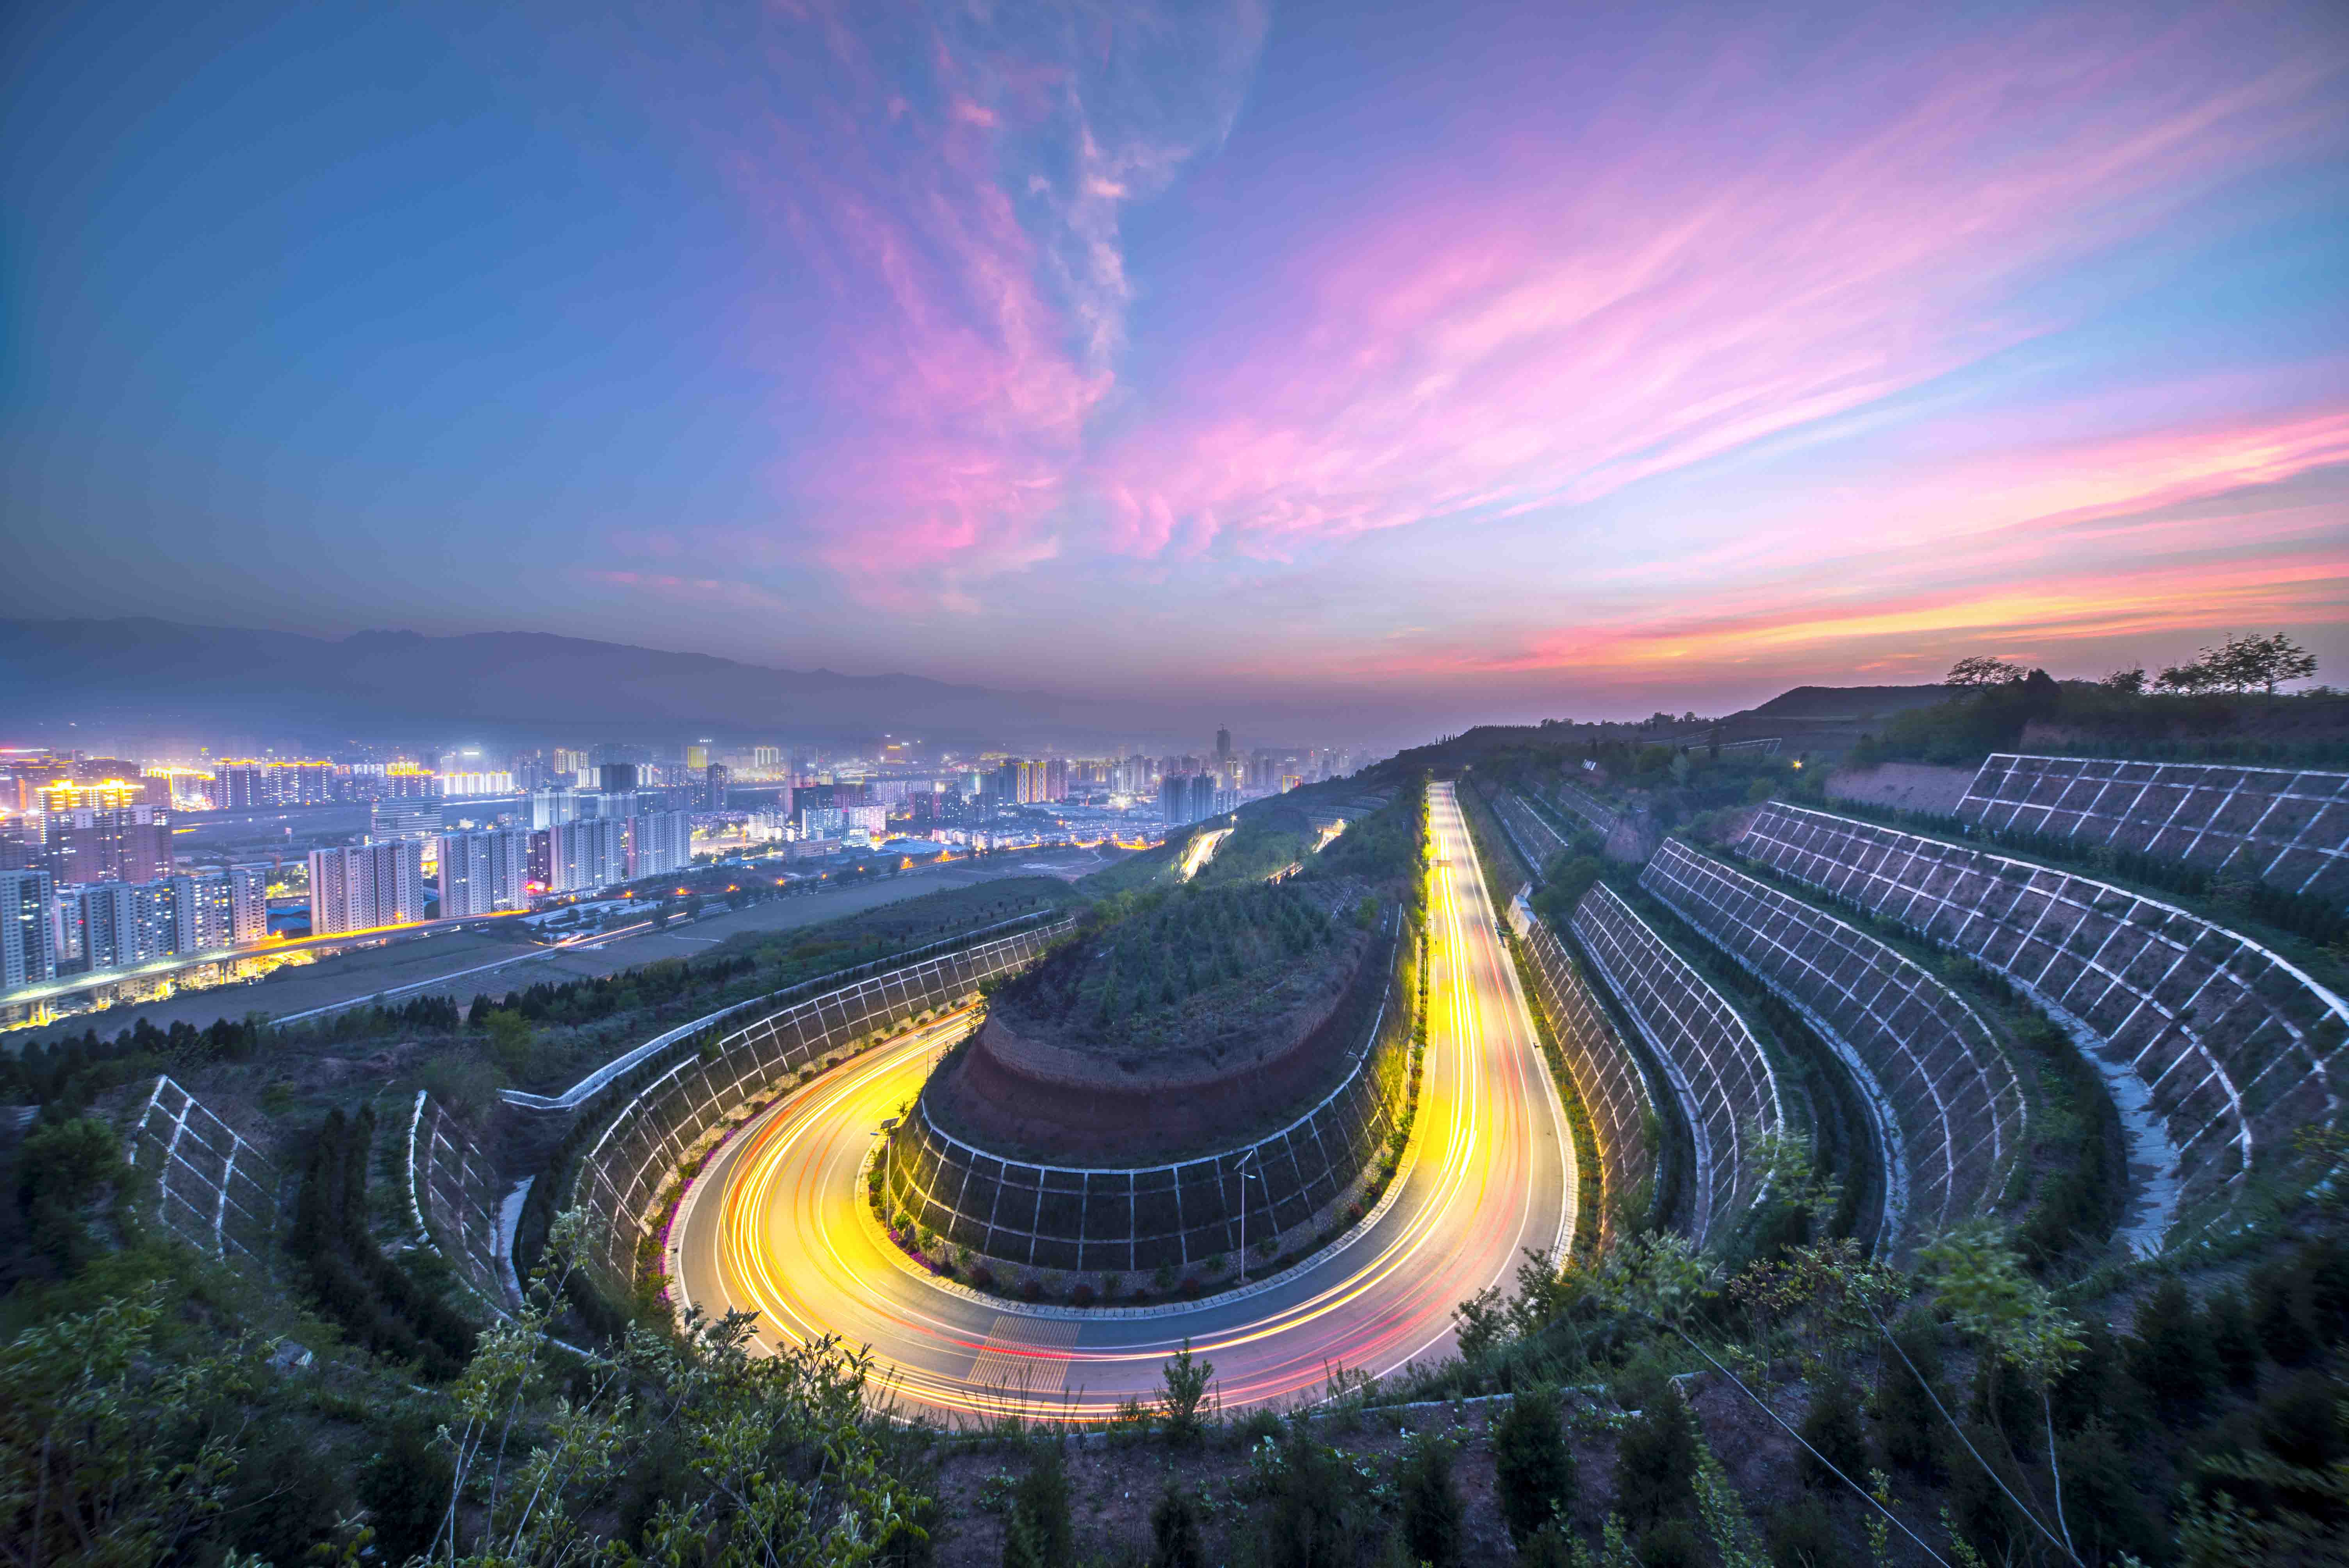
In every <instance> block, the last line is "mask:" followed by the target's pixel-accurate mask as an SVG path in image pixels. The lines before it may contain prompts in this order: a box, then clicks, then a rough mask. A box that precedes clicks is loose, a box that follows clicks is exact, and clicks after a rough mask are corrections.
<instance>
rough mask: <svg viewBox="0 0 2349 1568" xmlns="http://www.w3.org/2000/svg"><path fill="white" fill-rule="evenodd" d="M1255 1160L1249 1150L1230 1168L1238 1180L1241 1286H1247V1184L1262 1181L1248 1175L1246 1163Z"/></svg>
mask: <svg viewBox="0 0 2349 1568" xmlns="http://www.w3.org/2000/svg"><path fill="white" fill-rule="evenodd" d="M1255 1158H1256V1150H1254V1149H1251V1150H1248V1151H1247V1153H1246V1154H1243V1155H1241V1156H1240V1162H1239V1163H1238V1164H1237V1165H1235V1166H1233V1167H1232V1172H1233V1174H1235V1175H1237V1177H1238V1178H1239V1179H1240V1277H1239V1283H1240V1284H1247V1184H1248V1183H1249V1182H1251V1181H1263V1180H1264V1178H1263V1177H1261V1176H1251V1175H1249V1174H1248V1169H1247V1162H1248V1161H1251V1160H1253V1159H1255Z"/></svg>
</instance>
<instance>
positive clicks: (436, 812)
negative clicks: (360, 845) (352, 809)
mask: <svg viewBox="0 0 2349 1568" xmlns="http://www.w3.org/2000/svg"><path fill="white" fill-rule="evenodd" d="M438 832H440V801H439V800H438V799H434V798H432V797H431V796H429V795H422V796H419V795H394V796H388V797H386V796H378V797H377V798H376V799H375V800H374V801H373V802H372V803H371V804H370V805H369V806H368V808H367V837H368V838H370V839H372V840H374V841H376V842H378V843H379V844H380V843H389V842H391V841H395V840H399V839H429V838H430V837H432V836H433V835H434V834H436V833H438Z"/></svg>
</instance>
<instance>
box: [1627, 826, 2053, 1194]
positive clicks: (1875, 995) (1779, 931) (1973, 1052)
mask: <svg viewBox="0 0 2349 1568" xmlns="http://www.w3.org/2000/svg"><path fill="white" fill-rule="evenodd" d="M1640 885H1641V886H1642V887H1645V888H1646V889H1647V890H1648V891H1649V892H1652V893H1654V894H1655V895H1656V896H1657V897H1658V898H1660V899H1661V900H1662V901H1663V902H1664V903H1667V904H1669V905H1671V908H1672V910H1673V911H1674V912H1675V913H1678V914H1679V915H1680V916H1681V918H1682V919H1683V920H1685V921H1687V922H1688V923H1690V924H1691V925H1692V926H1694V927H1695V928H1696V929H1697V930H1698V931H1700V932H1702V933H1703V934H1705V935H1706V936H1708V937H1710V938H1711V939H1712V940H1713V942H1714V943H1716V944H1719V945H1720V946H1721V948H1722V949H1723V951H1724V952H1726V953H1727V954H1729V955H1730V956H1731V957H1732V958H1733V959H1735V960H1736V961H1737V962H1738V963H1739V964H1741V965H1744V967H1745V968H1746V969H1748V970H1749V971H1751V972H1752V973H1753V974H1754V975H1755V976H1756V977H1757V978H1759V979H1760V980H1761V981H1762V983H1763V984H1764V985H1768V986H1769V987H1770V988H1771V989H1772V990H1774V991H1775V992H1776V993H1777V994H1778V995H1779V996H1780V997H1781V998H1782V999H1784V1000H1785V1001H1786V1002H1787V1003H1789V1004H1790V1005H1792V1006H1795V1008H1796V1009H1798V1010H1799V1011H1801V1012H1803V1013H1804V1014H1805V1015H1806V1016H1807V1017H1808V1018H1809V1019H1810V1021H1811V1023H1812V1024H1813V1026H1815V1027H1816V1028H1818V1029H1819V1031H1820V1032H1821V1033H1822V1034H1823V1035H1825V1036H1826V1037H1827V1038H1828V1040H1829V1042H1830V1044H1832V1045H1834V1046H1835V1047H1837V1054H1838V1055H1840V1056H1844V1057H1846V1058H1847V1061H1848V1062H1852V1063H1856V1065H1857V1068H1859V1069H1860V1070H1861V1071H1863V1072H1864V1073H1865V1074H1866V1075H1867V1076H1868V1078H1870V1079H1871V1080H1872V1083H1871V1084H1870V1085H1868V1086H1864V1087H1865V1088H1868V1089H1871V1090H1872V1092H1871V1093H1870V1094H1869V1098H1870V1099H1873V1100H1874V1101H1876V1102H1877V1103H1878V1105H1880V1106H1881V1107H1883V1108H1884V1109H1885V1110H1886V1111H1887V1112H1888V1113H1889V1118H1890V1119H1891V1121H1892V1123H1893V1125H1894V1127H1895V1128H1896V1129H1897V1132H1898V1140H1897V1142H1898V1147H1897V1149H1887V1150H1883V1152H1884V1154H1885V1157H1886V1158H1885V1165H1886V1169H1887V1171H1888V1180H1887V1186H1888V1191H1889V1194H1890V1196H1889V1198H1888V1203H1887V1221H1888V1223H1887V1231H1888V1233H1897V1230H1898V1224H1897V1221H1896V1219H1895V1212H1896V1211H1897V1210H1898V1209H1900V1208H1904V1207H1905V1209H1906V1211H1907V1219H1908V1227H1907V1228H1908V1230H1909V1233H1910V1234H1911V1235H1914V1234H1920V1233H1932V1232H1936V1231H1940V1230H1941V1229H1944V1228H1946V1227H1947V1226H1949V1225H1951V1224H1953V1223H1955V1222H1958V1221H1960V1220H1962V1219H1964V1218H1966V1217H1967V1216H1968V1215H1970V1214H1975V1213H1982V1212H1988V1211H1989V1209H1990V1208H1991V1206H1992V1204H1993V1203H1995V1202H1996V1200H1997V1198H1998V1194H1999V1188H2000V1185H2001V1183H2002V1181H2003V1180H2004V1175H2005V1172H2006V1170H2007V1168H2008V1166H2009V1163H2010V1162H2011V1161H2012V1160H2013V1156H2014V1154H2015V1153H2016V1151H2017V1150H2019V1149H2020V1148H2021V1147H2022V1145H2023V1123H2024V1118H2025V1110H2024V1106H2023V1090H2022V1086H2021V1085H2020V1084H2019V1083H2018V1082H2017V1081H2016V1079H2015V1076H2014V1071H2013V1067H2012V1066H2011V1065H2010V1064H2009V1063H2008V1061H2007V1059H2006V1057H2005V1056H2004V1055H2003V1054H2002V1053H2001V1051H2000V1050H1999V1048H1998V1046H1997V1044H1996V1042H1995V1041H1994V1040H1993V1039H1992V1037H1991V1033H1990V1029H1989V1026H1987V1025H1985V1024H1984V1023H1983V1022H1982V1017H1981V1016H1980V1015H1979V1014H1977V1013H1976V1012H1975V1011H1974V1010H1973V1008H1972V1007H1971V1006H1968V1005H1967V1004H1966V1002H1965V1001H1964V999H1963V998H1961V997H1960V996H1959V995H1957V994H1956V993H1955V992H1953V991H1951V989H1950V988H1949V987H1948V986H1946V985H1942V984H1941V983H1940V981H1939V980H1937V979H1935V978H1934V977H1933V976H1932V975H1930V974H1928V973H1926V971H1925V970H1924V969H1922V968H1920V966H1919V965H1916V964H1915V963H1912V962H1911V961H1910V960H1909V959H1908V958H1906V957H1903V956H1902V955H1901V954H1899V953H1898V952H1896V951H1894V950H1893V949H1892V948H1891V947H1889V946H1887V945H1886V944H1883V943H1881V942H1879V941H1878V940H1877V939H1876V938H1874V937H1872V936H1869V935H1868V934H1866V933H1864V932H1861V931H1858V930H1857V929H1855V928H1854V927H1852V926H1850V925H1847V924H1846V923H1843V922H1842V921H1839V920H1837V919H1835V918H1834V917H1833V916H1831V915H1827V914H1825V913H1821V912H1820V911H1818V910H1816V909H1814V908H1812V907H1811V906H1810V905H1808V904H1806V903H1803V902H1801V901H1800V900H1798V899H1795V898H1790V897H1788V896H1787V895H1786V894H1785V893H1783V892H1779V891H1778V890H1777V889H1775V888H1773V887H1771V886H1769V885H1768V884H1767V883H1764V882H1756V881H1755V880H1754V878H1752V877H1749V876H1746V875H1744V874H1743V873H1741V872H1735V871H1733V870H1731V869H1730V868H1728V867H1726V866H1723V865H1722V864H1720V863H1719V862H1718V861H1713V860H1710V859H1708V858H1706V857H1705V856H1703V855H1702V854H1700V853H1698V852H1697V851H1694V850H1692V849H1691V848H1689V847H1688V846H1687V845H1685V844H1683V843H1682V842H1681V841H1678V840H1667V841H1665V842H1664V844H1663V845H1662V846H1661V848H1660V849H1659V850H1658V851H1657V852H1656V856H1655V858H1654V859H1653V860H1651V861H1649V862H1648V866H1647V869H1646V870H1645V871H1644V872H1641V873H1640ZM1888 1239H1889V1236H1888Z"/></svg>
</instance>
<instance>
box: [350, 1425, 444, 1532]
mask: <svg viewBox="0 0 2349 1568" xmlns="http://www.w3.org/2000/svg"><path fill="white" fill-rule="evenodd" d="M454 1477H455V1472H454V1470H452V1469H451V1468H450V1463H449V1456H448V1454H447V1453H446V1452H445V1451H443V1450H442V1449H441V1448H440V1445H439V1444H437V1443H435V1442H434V1441H433V1440H432V1429H431V1427H429V1425H427V1424H426V1423H425V1422H423V1421H420V1420H402V1421H397V1422H394V1423H393V1424H392V1428H391V1430H390V1431H389V1432H388V1434H387V1435H386V1437H385V1439H384V1445H383V1447H382V1449H379V1450H378V1452H377V1453H376V1455H375V1457H374V1458H372V1459H371V1460H368V1461H367V1463H366V1464H365V1465H363V1466H361V1467H360V1469H359V1472H358V1478H357V1480H358V1498H359V1501H361V1502H363V1503H365V1504H366V1505H367V1522H369V1523H370V1524H372V1525H373V1526H374V1527H375V1544H376V1547H377V1549H378V1551H379V1552H381V1553H383V1555H384V1557H385V1558H386V1559H387V1560H388V1561H390V1562H393V1563H405V1562H407V1561H409V1559H410V1558H412V1557H420V1556H422V1555H423V1554H424V1553H425V1552H427V1551H428V1550H429V1549H430V1547H431V1545H432V1537H433V1534H434V1532H437V1531H438V1530H439V1529H440V1521H441V1518H442V1516H443V1515H444V1514H445V1513H446V1512H447V1511H448V1508H449V1489H450V1485H451V1484H452V1482H453V1480H454Z"/></svg>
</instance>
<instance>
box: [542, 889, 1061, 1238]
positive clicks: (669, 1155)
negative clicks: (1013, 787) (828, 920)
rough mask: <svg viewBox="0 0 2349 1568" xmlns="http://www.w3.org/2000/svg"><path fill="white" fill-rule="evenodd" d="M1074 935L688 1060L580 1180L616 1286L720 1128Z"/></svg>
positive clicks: (826, 1005) (1023, 945)
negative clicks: (686, 1164)
mask: <svg viewBox="0 0 2349 1568" xmlns="http://www.w3.org/2000/svg"><path fill="white" fill-rule="evenodd" d="M1075 925H1076V922H1075V921H1073V920H1062V921H1059V922H1056V923H1053V924H1050V925H1047V926H1042V927H1040V928H1038V929H1035V930H1031V931H1023V932H1019V933H1016V934H1013V935H1010V936H1005V937H999V938H998V939H996V940H995V941H993V942H988V943H984V944H980V945H979V946H977V947H972V948H967V949H965V950H963V951H962V952H959V953H949V954H941V955H939V956H938V957H936V958H928V959H925V960H923V961H922V962H921V963H919V964H912V965H906V966H905V967H904V968H901V969H893V970H890V971H889V972H887V973H886V974H883V975H874V976H872V977H871V978H869V979H865V980H860V981H858V982H856V983H855V984H854V985H845V986H843V987H841V988H840V989H839V990H836V991H828V992H826V993H824V994H823V995H820V996H812V997H810V998H808V999H807V1000H806V1001H803V1002H799V1003H795V1004H794V1005H792V1006H789V1007H786V1008H783V1009H782V1010H781V1011H780V1012H777V1013H772V1014H770V1015H768V1016H765V1017H762V1018H760V1019H759V1020H757V1021H756V1022H754V1023H752V1024H750V1025H749V1026H745V1027H743V1028H740V1029H737V1030H735V1031H734V1032H733V1033H731V1034H729V1035H726V1036H724V1037H720V1038H719V1039H717V1040H715V1041H712V1042H710V1043H709V1044H708V1045H706V1046H704V1047H701V1048H700V1049H699V1050H693V1049H686V1050H685V1053H684V1055H683V1057H681V1058H680V1059H679V1060H678V1062H677V1063H676V1064H675V1065H673V1066H672V1067H670V1068H669V1069H668V1070H667V1071H666V1072H664V1073H662V1074H661V1075H660V1076H659V1077H657V1078H654V1079H653V1080H652V1081H651V1082H650V1083H647V1084H646V1085H645V1086H644V1087H643V1088H640V1089H638V1090H637V1091H636V1093H635V1094H634V1095H632V1096H631V1097H630V1098H629V1099H628V1100H627V1102H626V1104H625V1105H623V1106H621V1107H620V1108H619V1109H618V1110H617V1111H616V1113H615V1114H614V1115H613V1118H612V1119H611V1121H610V1122H609V1123H608V1124H606V1126H605V1129H604V1132H603V1135H602V1136H601V1137H600V1138H598V1139H597V1140H596V1141H595V1144H594V1146H593V1147H591V1148H590V1149H589V1150H588V1151H587V1153H586V1155H585V1157H584V1158H583V1159H582V1160H581V1161H580V1162H579V1169H578V1173H577V1175H576V1176H575V1177H574V1181H573V1188H572V1198H571V1201H572V1202H574V1203H575V1204H577V1205H579V1206H580V1207H582V1208H584V1209H585V1210H587V1211H589V1212H590V1218H591V1227H590V1228H591V1232H592V1233H595V1234H598V1235H600V1236H602V1237H603V1238H604V1251H603V1254H602V1259H601V1261H602V1263H603V1264H604V1265H605V1268H606V1270H607V1271H608V1272H609V1274H610V1276H611V1278H612V1279H613V1280H614V1281H616V1282H618V1283H620V1284H627V1283H630V1282H632V1281H633V1280H634V1278H635V1275H636V1248H637V1245H638V1243H640V1242H642V1241H643V1239H644V1238H645V1237H646V1236H647V1235H648V1234H649V1233H650V1226H651V1223H652V1219H653V1214H652V1208H653V1204H654V1202H655V1201H656V1200H657V1198H658V1197H659V1195H660V1191H661V1189H662V1188H663V1187H664V1186H666V1185H667V1181H668V1178H669V1176H670V1174H671V1172H673V1171H676V1170H677V1169H678V1166H679V1165H680V1164H682V1163H683V1161H684V1160H685V1156H686V1153H687V1151H688V1150H689V1149H691V1148H692V1146H693V1144H694V1143H695V1142H696V1140H698V1139H699V1138H700V1137H701V1136H702V1134H703V1133H705V1132H707V1131H708V1130H709V1129H710V1128H711V1127H713V1126H715V1125H716V1124H717V1122H718V1121H719V1119H721V1118H722V1117H724V1116H726V1115H727V1114H728V1113H729V1112H730V1111H732V1110H733V1109H736V1108H737V1107H739V1106H740V1105H741V1104H742V1103H743V1102H744V1101H746V1100H748V1099H752V1098H753V1097H755V1096H757V1095H758V1094H760V1093H761V1092H762V1091H763V1090H765V1089H766V1088H768V1087H770V1086H771V1085H772V1084H773V1083H775V1082H776V1081H777V1080H778V1079H780V1078H784V1077H786V1076H787V1075H790V1074H792V1073H796V1072H797V1071H798V1070H799V1069H800V1068H803V1067H806V1066H808V1065H810V1064H812V1063H820V1062H821V1061H822V1060H823V1058H824V1057H826V1056H828V1055H831V1054H832V1053H833V1052H836V1051H840V1050H843V1049H845V1048H847V1047H849V1046H850V1045H851V1044H852V1043H853V1042H854V1041H855V1040H857V1039H858V1038H860V1037H863V1036H865V1035H868V1034H871V1033H872V1032H873V1031H874V1030H875V1029H885V1028H891V1027H895V1026H896V1025H897V1024H899V1023H901V1022H903V1021H904V1020H905V1019H907V1018H910V1017H913V1016H915V1015H916V1014H918V1013H922V1012H925V1011H931V1010H935V1009H937V1008H940V1007H944V1006H948V1005H950V1004H952V1003H956V1002H958V1001H961V1000H962V999H964V998H965V997H968V996H969V995H972V994H973V993H974V992H976V991H977V990H978V986H979V985H980V984H981V983H982V982H984V981H987V980H991V979H995V978H997V977H998V976H1000V975H1011V974H1016V973H1018V972H1019V971H1020V970H1023V969H1025V968H1027V967H1028V966H1029V965H1031V964H1033V963H1035V962H1036V961H1037V960H1038V959H1039V958H1040V957H1042V956H1043V955H1044V952H1045V950H1046V949H1047V948H1048V947H1050V945H1051V944H1052V943H1054V942H1055V941H1057V940H1059V939H1060V938H1061V937H1062V936H1064V935H1066V934H1068V933H1069V932H1070V931H1071V930H1073V929H1074V928H1075Z"/></svg>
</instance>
